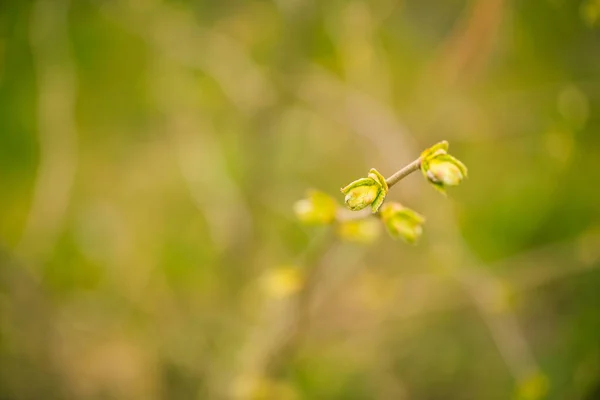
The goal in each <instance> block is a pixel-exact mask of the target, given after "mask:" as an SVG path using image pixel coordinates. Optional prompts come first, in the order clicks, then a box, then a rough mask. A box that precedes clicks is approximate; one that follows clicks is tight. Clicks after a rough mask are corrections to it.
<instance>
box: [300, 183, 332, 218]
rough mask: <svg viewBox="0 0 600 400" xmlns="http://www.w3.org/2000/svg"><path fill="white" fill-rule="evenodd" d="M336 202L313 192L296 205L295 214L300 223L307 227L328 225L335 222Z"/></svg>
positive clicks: (322, 194)
mask: <svg viewBox="0 0 600 400" xmlns="http://www.w3.org/2000/svg"><path fill="white" fill-rule="evenodd" d="M336 209H337V203H336V201H335V200H334V199H333V198H332V197H331V196H329V195H327V194H325V193H323V192H319V191H317V190H311V191H309V192H308V195H307V197H306V198H305V199H302V200H299V201H297V202H296V204H294V212H295V213H296V217H297V218H298V219H299V220H300V222H302V223H304V224H307V225H326V224H330V223H332V222H333V221H334V220H335V213H336Z"/></svg>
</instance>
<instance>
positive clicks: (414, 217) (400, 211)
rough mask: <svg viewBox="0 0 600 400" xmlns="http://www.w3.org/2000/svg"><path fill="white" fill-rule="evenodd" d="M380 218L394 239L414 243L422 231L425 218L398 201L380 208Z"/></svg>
mask: <svg viewBox="0 0 600 400" xmlns="http://www.w3.org/2000/svg"><path fill="white" fill-rule="evenodd" d="M381 219H382V221H383V223H384V225H385V227H386V228H387V231H388V233H389V234H390V236H391V237H392V238H394V239H398V238H401V239H404V241H406V242H407V243H411V244H413V243H415V242H416V241H417V240H418V239H419V237H421V234H422V233H423V223H424V222H425V218H424V217H423V216H422V215H420V214H417V213H416V212H415V211H413V210H411V209H410V208H406V207H403V206H402V205H401V204H399V203H388V204H386V205H384V206H383V208H382V209H381Z"/></svg>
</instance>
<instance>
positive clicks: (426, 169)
mask: <svg viewBox="0 0 600 400" xmlns="http://www.w3.org/2000/svg"><path fill="white" fill-rule="evenodd" d="M421 171H422V172H423V175H424V176H425V178H427V180H428V181H429V182H430V183H431V184H432V185H433V187H434V188H436V189H437V190H439V191H440V192H442V193H446V186H456V185H458V184H459V183H461V182H462V180H463V179H464V178H466V177H467V167H466V166H465V165H464V164H463V163H462V162H460V161H459V160H457V159H456V158H454V157H452V156H451V155H449V154H448V142H446V141H443V142H440V143H438V144H436V145H434V146H432V147H431V148H429V149H427V150H425V151H424V152H423V153H422V154H421Z"/></svg>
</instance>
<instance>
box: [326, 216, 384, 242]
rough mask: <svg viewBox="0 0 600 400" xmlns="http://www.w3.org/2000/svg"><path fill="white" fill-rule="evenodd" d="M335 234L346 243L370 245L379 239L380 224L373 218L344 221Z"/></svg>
mask: <svg viewBox="0 0 600 400" xmlns="http://www.w3.org/2000/svg"><path fill="white" fill-rule="evenodd" d="M337 233H338V235H339V237H340V238H342V239H343V240H346V241H348V242H353V243H360V244H370V243H373V242H374V241H375V240H377V238H379V235H380V233H381V223H380V222H379V221H377V219H375V218H362V219H357V220H354V221H345V222H341V223H340V224H339V226H338V230H337Z"/></svg>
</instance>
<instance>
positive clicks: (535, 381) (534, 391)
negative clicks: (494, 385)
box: [515, 371, 550, 400]
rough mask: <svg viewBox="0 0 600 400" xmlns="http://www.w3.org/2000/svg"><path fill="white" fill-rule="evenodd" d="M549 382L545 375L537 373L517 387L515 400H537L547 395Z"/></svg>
mask: <svg viewBox="0 0 600 400" xmlns="http://www.w3.org/2000/svg"><path fill="white" fill-rule="evenodd" d="M549 386H550V385H549V382H548V378H547V377H546V375H544V374H542V373H541V372H539V371H537V372H534V373H532V374H531V375H529V376H528V377H527V378H525V379H523V380H522V381H521V382H520V383H519V385H518V386H517V390H516V395H515V399H516V400H539V399H543V398H544V397H545V396H546V394H547V393H548V388H549Z"/></svg>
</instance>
